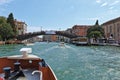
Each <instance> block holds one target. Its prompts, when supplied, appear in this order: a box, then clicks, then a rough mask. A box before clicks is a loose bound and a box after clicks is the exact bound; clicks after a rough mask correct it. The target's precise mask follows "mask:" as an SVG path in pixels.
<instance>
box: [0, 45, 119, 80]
mask: <svg viewBox="0 0 120 80" xmlns="http://www.w3.org/2000/svg"><path fill="white" fill-rule="evenodd" d="M65 46H66V47H65V48H62V47H59V46H58V43H49V44H48V43H35V45H33V46H29V47H31V48H32V49H33V54H36V55H38V56H39V57H41V58H44V59H45V60H46V62H47V63H48V64H49V65H50V66H51V67H52V69H53V70H54V72H55V74H56V76H57V77H58V80H120V76H119V75H120V48H119V47H112V46H74V45H69V44H65ZM22 47H25V46H23V45H5V46H0V56H5V55H13V54H19V53H18V52H19V49H20V48H22Z"/></svg>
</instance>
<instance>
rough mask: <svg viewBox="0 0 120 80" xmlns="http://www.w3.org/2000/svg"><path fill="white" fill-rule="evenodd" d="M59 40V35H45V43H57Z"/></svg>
mask: <svg viewBox="0 0 120 80" xmlns="http://www.w3.org/2000/svg"><path fill="white" fill-rule="evenodd" d="M57 40H58V39H57V35H43V41H50V42H55V41H57Z"/></svg>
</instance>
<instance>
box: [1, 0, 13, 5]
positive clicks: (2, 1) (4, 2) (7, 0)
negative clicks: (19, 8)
mask: <svg viewBox="0 0 120 80" xmlns="http://www.w3.org/2000/svg"><path fill="white" fill-rule="evenodd" d="M11 1H13V0H0V5H4V4H7V3H10V2H11Z"/></svg>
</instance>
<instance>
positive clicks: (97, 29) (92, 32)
mask: <svg viewBox="0 0 120 80" xmlns="http://www.w3.org/2000/svg"><path fill="white" fill-rule="evenodd" d="M87 37H88V38H89V39H90V38H94V39H95V41H97V39H98V38H101V37H104V29H103V28H102V27H101V26H100V25H99V23H98V20H97V21H96V23H95V25H94V26H92V27H90V28H89V29H88V30H87Z"/></svg>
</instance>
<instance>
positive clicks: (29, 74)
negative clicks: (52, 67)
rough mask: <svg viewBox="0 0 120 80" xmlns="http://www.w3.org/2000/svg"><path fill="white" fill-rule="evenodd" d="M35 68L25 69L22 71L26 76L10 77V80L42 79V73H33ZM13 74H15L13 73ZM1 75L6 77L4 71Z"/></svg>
mask: <svg viewBox="0 0 120 80" xmlns="http://www.w3.org/2000/svg"><path fill="white" fill-rule="evenodd" d="M33 71H34V70H33V69H23V70H22V72H23V74H24V76H20V77H18V78H17V79H14V78H12V79H10V80H13V79H14V80H40V74H39V73H35V74H33V75H32V72H33ZM12 75H13V74H12ZM0 77H4V73H2V74H0Z"/></svg>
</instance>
